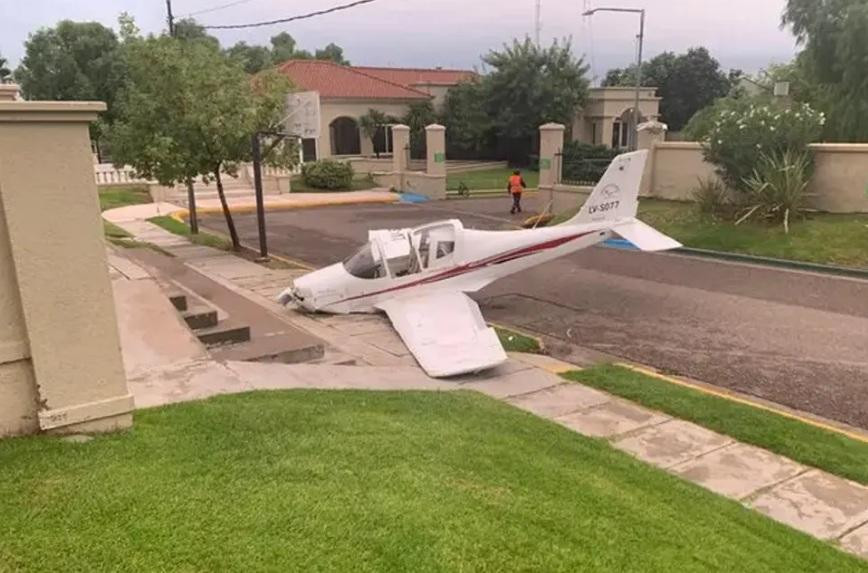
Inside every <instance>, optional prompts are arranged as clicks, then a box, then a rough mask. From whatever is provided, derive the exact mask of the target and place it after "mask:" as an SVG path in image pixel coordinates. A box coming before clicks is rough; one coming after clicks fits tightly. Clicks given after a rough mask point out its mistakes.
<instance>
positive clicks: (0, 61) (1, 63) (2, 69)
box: [0, 55, 12, 84]
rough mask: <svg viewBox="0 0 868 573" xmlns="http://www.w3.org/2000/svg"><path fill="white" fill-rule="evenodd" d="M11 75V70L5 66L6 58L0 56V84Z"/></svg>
mask: <svg viewBox="0 0 868 573" xmlns="http://www.w3.org/2000/svg"><path fill="white" fill-rule="evenodd" d="M11 75H12V70H10V69H9V67H8V66H7V64H6V58H4V57H3V56H2V55H0V84H2V83H3V82H5V81H6V80H8V79H9V77H10V76H11Z"/></svg>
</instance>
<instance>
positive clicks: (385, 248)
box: [344, 219, 463, 279]
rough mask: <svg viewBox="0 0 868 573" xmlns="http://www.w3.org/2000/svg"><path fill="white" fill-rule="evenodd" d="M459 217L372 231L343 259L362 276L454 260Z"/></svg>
mask: <svg viewBox="0 0 868 573" xmlns="http://www.w3.org/2000/svg"><path fill="white" fill-rule="evenodd" d="M461 229H463V226H462V225H461V221H458V220H457V219H454V220H449V221H442V222H439V223H432V224H429V225H424V226H421V227H416V228H415V229H397V230H378V231H370V232H369V235H368V238H369V241H368V242H367V243H365V244H364V245H363V246H362V247H361V248H359V250H358V251H356V252H355V253H354V254H353V255H352V256H350V257H349V258H348V259H346V260H345V261H344V268H345V269H346V270H347V272H348V273H350V274H351V275H353V276H354V277H356V278H360V279H379V278H386V277H391V278H399V277H405V276H408V275H414V274H417V273H420V272H423V271H428V270H434V269H440V268H444V267H448V266H450V265H453V264H455V251H456V248H455V243H456V238H457V236H458V231H460V230H461Z"/></svg>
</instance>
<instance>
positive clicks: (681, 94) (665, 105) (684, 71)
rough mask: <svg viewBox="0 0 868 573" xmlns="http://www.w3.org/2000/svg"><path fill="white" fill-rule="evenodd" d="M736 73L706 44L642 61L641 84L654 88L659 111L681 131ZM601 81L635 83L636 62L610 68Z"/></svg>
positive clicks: (720, 94) (721, 92) (673, 128)
mask: <svg viewBox="0 0 868 573" xmlns="http://www.w3.org/2000/svg"><path fill="white" fill-rule="evenodd" d="M739 76H740V72H739V71H737V70H733V71H731V72H730V73H729V74H727V73H724V72H723V70H721V69H720V63H719V62H718V61H717V60H716V59H714V58H713V57H711V54H710V53H709V52H708V50H707V49H706V48H690V49H689V50H687V52H686V53H684V54H678V55H676V54H674V53H672V52H663V53H662V54H660V55H658V56H655V57H654V58H652V59H651V60H649V61H648V62H646V63H644V64H642V85H643V86H653V87H656V88H657V95H658V96H659V97H661V98H663V99H662V100H661V102H660V115H661V118H662V121H664V122H665V123H666V124H668V125H669V129H670V130H671V131H681V130H682V129H683V128H684V126H685V125H687V122H688V120H690V118H691V117H693V115H694V114H696V112H698V111H699V110H701V109H703V108H705V107H707V106H709V105H711V104H712V103H713V102H714V100H716V99H717V98H720V97H723V96H725V95H726V94H727V93H728V92H729V91H730V89H731V88H732V86H733V84H734V82H735V81H737V78H738V77H739ZM603 85H604V86H635V85H636V66H635V65H633V66H630V67H628V68H626V69H621V68H617V69H614V70H609V72H608V73H607V74H606V78H605V80H603Z"/></svg>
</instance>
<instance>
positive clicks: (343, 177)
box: [301, 159, 353, 191]
mask: <svg viewBox="0 0 868 573" xmlns="http://www.w3.org/2000/svg"><path fill="white" fill-rule="evenodd" d="M301 176H302V179H303V180H304V183H305V185H307V186H308V187H313V188H315V189H328V190H331V191H334V190H338V189H349V188H350V187H351V186H352V183H353V166H352V165H350V163H349V162H348V161H334V160H332V159H320V160H317V161H311V162H308V163H305V164H304V165H302V166H301Z"/></svg>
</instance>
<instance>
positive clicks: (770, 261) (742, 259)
mask: <svg viewBox="0 0 868 573" xmlns="http://www.w3.org/2000/svg"><path fill="white" fill-rule="evenodd" d="M670 252H672V253H678V254H681V255H688V256H694V257H697V258H705V259H719V260H724V261H733V262H738V263H750V264H755V265H764V266H768V267H778V268H784V269H794V270H800V271H810V272H815V273H821V274H828V275H838V276H844V277H850V278H856V279H868V269H859V268H848V267H839V266H836V265H824V264H820V263H808V262H803V261H794V260H790V259H776V258H774V257H760V256H757V255H745V254H742V253H727V252H723V251H711V250H707V249H696V248H693V247H679V248H677V249H672V250H671V251H670Z"/></svg>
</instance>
